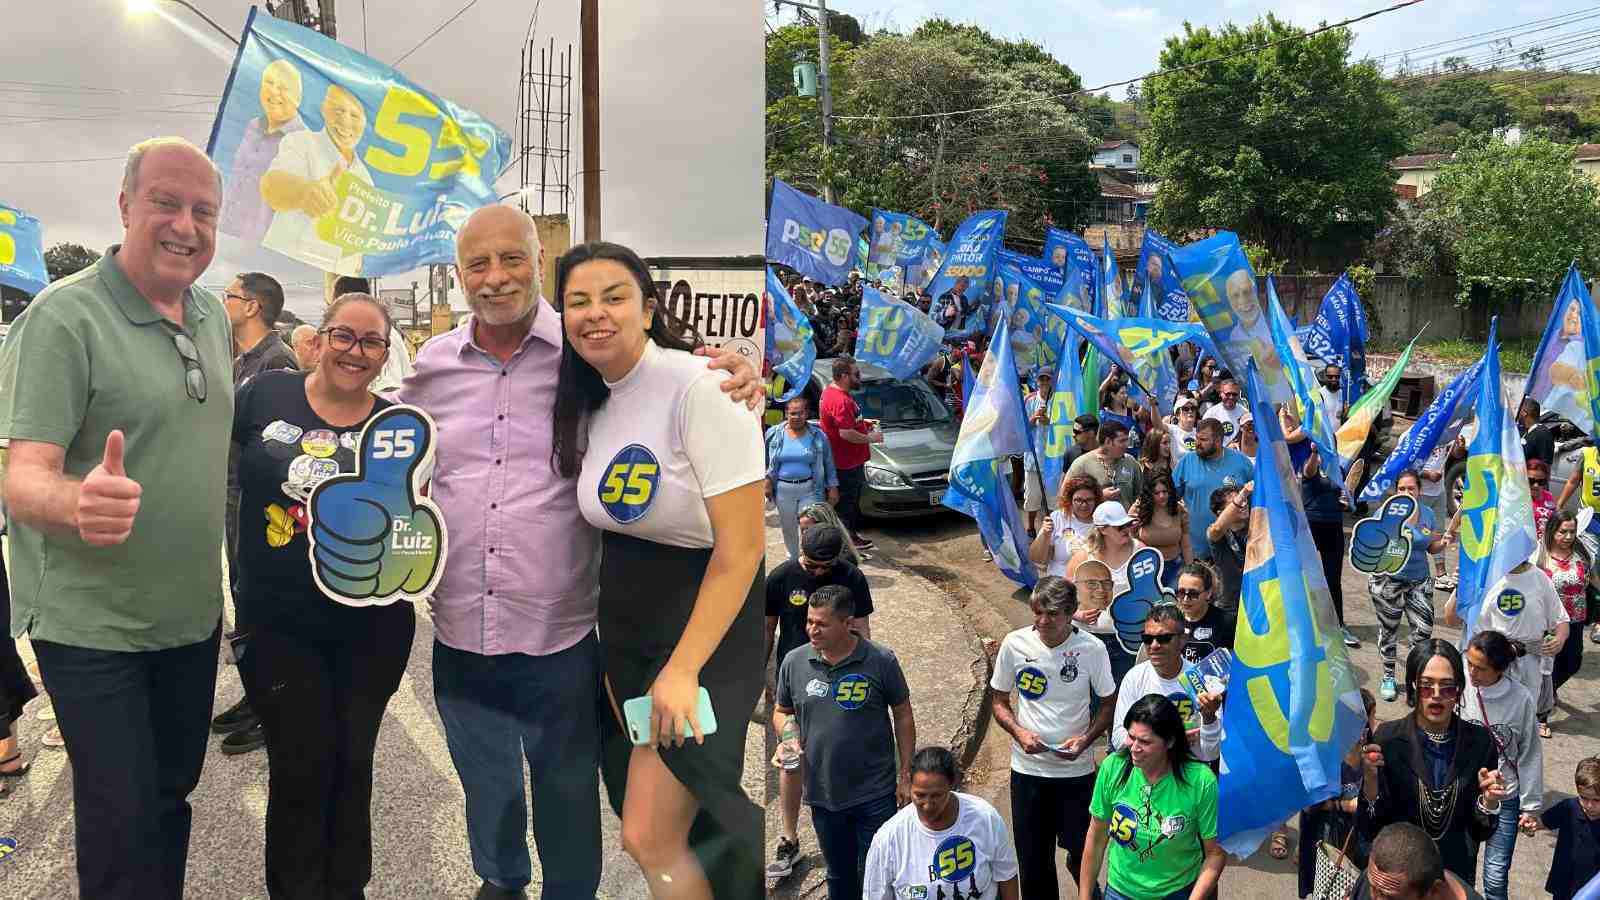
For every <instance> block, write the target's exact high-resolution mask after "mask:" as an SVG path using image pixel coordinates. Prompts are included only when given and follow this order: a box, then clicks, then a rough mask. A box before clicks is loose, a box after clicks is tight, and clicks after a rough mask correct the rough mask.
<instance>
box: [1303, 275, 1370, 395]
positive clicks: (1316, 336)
mask: <svg viewBox="0 0 1600 900" xmlns="http://www.w3.org/2000/svg"><path fill="white" fill-rule="evenodd" d="M1308 327H1309V328H1310V329H1311V331H1310V333H1309V339H1308V340H1307V341H1306V344H1305V349H1306V352H1307V353H1310V354H1311V355H1312V356H1316V357H1318V358H1320V359H1321V360H1323V361H1324V362H1330V363H1338V364H1339V368H1340V377H1341V379H1342V381H1343V384H1344V397H1343V401H1344V405H1345V406H1347V407H1348V406H1351V405H1353V404H1354V403H1355V402H1356V400H1358V399H1360V397H1361V393H1362V389H1361V381H1362V379H1364V378H1365V377H1366V374H1367V351H1366V346H1367V314H1366V311H1365V310H1364V309H1362V307H1361V297H1360V295H1358V294H1357V293H1356V288H1355V285H1354V284H1351V282H1350V275H1349V273H1342V274H1340V276H1339V278H1338V280H1337V281H1335V282H1334V283H1333V286H1332V287H1330V288H1328V292H1327V293H1326V294H1324V295H1323V297H1322V304H1321V305H1320V306H1318V307H1317V316H1316V318H1315V319H1313V320H1312V321H1311V325H1310V326H1308Z"/></svg>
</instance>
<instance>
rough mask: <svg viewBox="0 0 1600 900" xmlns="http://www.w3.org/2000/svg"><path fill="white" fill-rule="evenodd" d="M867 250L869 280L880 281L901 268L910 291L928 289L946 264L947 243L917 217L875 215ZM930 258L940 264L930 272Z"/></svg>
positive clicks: (885, 212) (884, 212) (880, 212)
mask: <svg viewBox="0 0 1600 900" xmlns="http://www.w3.org/2000/svg"><path fill="white" fill-rule="evenodd" d="M864 243H865V244H866V246H867V254H866V265H865V266H863V268H864V269H865V271H866V273H867V277H868V278H869V279H870V278H877V277H879V275H878V273H879V272H880V271H882V270H886V269H889V268H892V267H894V266H899V267H900V269H901V271H902V272H904V273H905V274H904V281H905V284H906V286H907V287H913V288H918V289H921V288H925V287H927V286H928V282H929V281H931V280H932V279H933V276H934V274H935V273H937V272H938V271H939V265H940V263H941V262H943V260H944V242H943V241H941V240H939V232H937V231H935V230H934V229H933V226H932V225H929V224H928V223H927V222H924V221H922V220H921V219H919V218H917V217H916V216H912V215H907V214H906V213H897V212H890V211H889V210H886V209H874V210H873V211H872V226H871V230H870V231H869V232H868V234H867V237H866V238H865V239H864ZM930 256H931V257H932V258H935V259H937V260H938V262H934V263H933V267H932V268H929V267H928V263H929V260H930Z"/></svg>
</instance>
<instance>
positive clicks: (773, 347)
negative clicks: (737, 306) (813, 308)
mask: <svg viewBox="0 0 1600 900" xmlns="http://www.w3.org/2000/svg"><path fill="white" fill-rule="evenodd" d="M766 359H767V362H769V363H771V364H772V374H773V376H774V377H775V378H782V379H783V384H784V385H785V386H784V387H783V388H782V389H780V390H778V391H777V398H778V402H779V403H787V402H789V401H790V400H793V399H794V398H795V397H796V396H797V395H798V394H799V393H800V392H801V391H803V390H805V387H806V385H807V384H808V383H809V382H810V381H811V369H812V367H814V366H815V365H816V363H817V344H816V341H815V340H813V338H812V335H811V320H810V319H809V318H807V317H806V314H805V311H804V310H802V309H801V308H800V307H799V305H798V304H796V303H795V302H794V298H793V297H790V296H789V292H788V290H786V289H785V288H784V286H783V282H782V281H779V280H778V275H777V273H776V272H774V271H772V267H771V266H768V267H767V347H766Z"/></svg>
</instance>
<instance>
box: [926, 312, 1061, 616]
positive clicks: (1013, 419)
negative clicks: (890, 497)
mask: <svg viewBox="0 0 1600 900" xmlns="http://www.w3.org/2000/svg"><path fill="white" fill-rule="evenodd" d="M989 348H990V349H989V352H988V353H986V354H985V355H984V357H983V368H982V369H980V370H979V371H978V379H977V381H976V382H975V383H974V384H973V386H972V393H971V395H970V396H969V397H968V399H967V404H966V412H965V414H964V416H963V417H962V419H961V433H960V435H959V436H958V437H957V438H956V446H955V451H954V452H953V453H952V454H951V457H950V487H949V489H948V490H946V491H945V494H944V500H943V503H944V505H945V506H948V507H950V508H951V509H953V510H956V511H957V512H963V513H966V514H967V515H969V516H971V517H972V518H973V520H974V521H975V522H977V525H978V532H979V533H980V534H981V535H982V536H983V545H984V546H985V547H987V548H988V550H989V552H990V553H991V554H993V555H994V563H995V565H996V566H998V567H999V568H1000V571H1001V572H1002V573H1003V574H1004V575H1005V576H1006V577H1007V578H1010V579H1011V580H1012V581H1014V582H1016V583H1017V584H1020V585H1023V586H1024V587H1032V586H1033V584H1034V582H1035V581H1036V580H1037V578H1038V575H1037V573H1036V572H1035V571H1034V568H1033V563H1032V562H1031V561H1029V559H1028V535H1027V531H1026V530H1025V529H1024V527H1023V524H1022V515H1021V513H1020V511H1018V509H1017V501H1016V497H1015V496H1014V495H1013V494H1012V493H1011V481H1010V478H1009V472H1010V463H1009V461H1008V460H1009V457H1011V456H1014V455H1018V454H1022V453H1027V452H1031V450H1032V448H1031V447H1030V446H1029V428H1028V421H1027V416H1026V415H1025V414H1024V412H1023V406H1022V391H1021V387H1020V385H1018V383H1017V366H1016V363H1015V362H1013V361H1012V359H1011V335H1010V324H1009V323H1008V322H1007V321H1006V320H1004V319H1001V320H1000V324H999V325H998V326H997V327H996V328H995V330H994V336H993V338H992V339H991V340H990V342H989ZM1002 464H1004V465H1002Z"/></svg>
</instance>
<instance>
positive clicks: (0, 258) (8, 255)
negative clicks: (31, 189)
mask: <svg viewBox="0 0 1600 900" xmlns="http://www.w3.org/2000/svg"><path fill="white" fill-rule="evenodd" d="M15 224H17V214H16V213H14V212H12V211H11V210H9V209H0V225H15ZM16 261H17V239H16V238H14V237H12V236H11V235H10V233H9V232H6V231H4V230H0V266H9V265H12V264H13V263H15V262H16Z"/></svg>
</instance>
